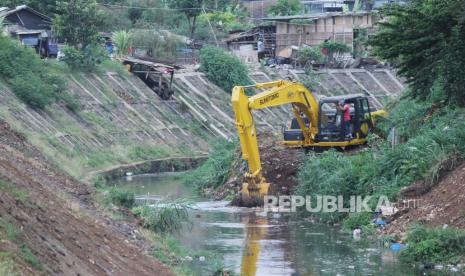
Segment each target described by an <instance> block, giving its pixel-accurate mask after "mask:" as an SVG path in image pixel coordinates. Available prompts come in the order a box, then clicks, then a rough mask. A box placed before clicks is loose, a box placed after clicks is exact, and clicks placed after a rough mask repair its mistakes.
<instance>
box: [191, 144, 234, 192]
mask: <svg viewBox="0 0 465 276" xmlns="http://www.w3.org/2000/svg"><path fill="white" fill-rule="evenodd" d="M236 145H237V143H236V142H228V141H226V140H223V139H221V140H217V141H216V142H214V143H213V148H212V150H211V151H210V153H209V155H208V158H207V160H206V161H205V162H204V163H203V164H202V165H201V166H200V167H198V168H197V169H195V170H193V171H190V172H187V173H185V174H184V175H183V177H182V182H183V183H184V184H185V185H189V186H193V187H195V188H196V189H198V190H199V191H203V190H204V189H206V188H213V189H215V188H218V187H219V186H221V185H223V184H224V183H225V182H226V180H227V179H228V176H229V170H230V168H231V164H232V162H233V161H234V158H235V157H236V155H235V150H236Z"/></svg>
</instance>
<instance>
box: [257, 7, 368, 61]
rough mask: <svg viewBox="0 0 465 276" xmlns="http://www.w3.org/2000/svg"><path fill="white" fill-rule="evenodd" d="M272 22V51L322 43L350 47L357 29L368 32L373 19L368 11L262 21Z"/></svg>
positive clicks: (282, 17) (285, 17)
mask: <svg viewBox="0 0 465 276" xmlns="http://www.w3.org/2000/svg"><path fill="white" fill-rule="evenodd" d="M263 20H265V21H271V22H275V24H276V33H275V51H276V53H279V52H280V51H281V50H284V49H286V48H289V47H292V46H301V45H304V44H305V45H309V46H317V45H319V44H321V43H323V42H324V41H326V40H333V41H337V42H340V43H344V44H347V45H349V46H350V47H351V48H353V43H354V39H355V38H356V37H357V35H358V34H359V30H361V29H367V30H368V32H369V33H370V32H372V31H373V28H374V23H375V22H374V21H375V20H374V16H373V14H372V13H371V12H333V13H322V14H317V15H296V16H276V17H269V18H263Z"/></svg>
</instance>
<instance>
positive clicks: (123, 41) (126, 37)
mask: <svg viewBox="0 0 465 276" xmlns="http://www.w3.org/2000/svg"><path fill="white" fill-rule="evenodd" d="M111 40H113V42H114V43H115V45H116V47H117V51H116V54H117V55H125V54H127V53H128V50H129V47H130V46H131V44H132V33H131V32H128V31H125V30H121V31H116V32H113V34H112V36H111Z"/></svg>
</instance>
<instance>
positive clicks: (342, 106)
mask: <svg viewBox="0 0 465 276" xmlns="http://www.w3.org/2000/svg"><path fill="white" fill-rule="evenodd" d="M337 108H338V109H339V110H340V111H342V134H343V136H344V138H347V139H352V133H351V131H350V105H349V104H347V103H345V101H344V100H340V101H339V103H338V106H337Z"/></svg>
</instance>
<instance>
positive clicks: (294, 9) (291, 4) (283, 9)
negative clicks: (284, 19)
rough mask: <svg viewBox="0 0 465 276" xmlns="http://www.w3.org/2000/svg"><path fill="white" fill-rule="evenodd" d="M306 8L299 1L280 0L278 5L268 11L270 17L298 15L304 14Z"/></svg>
mask: <svg viewBox="0 0 465 276" xmlns="http://www.w3.org/2000/svg"><path fill="white" fill-rule="evenodd" d="M303 10H304V7H303V5H302V3H300V1H299V0H278V3H276V5H274V6H271V7H269V8H268V10H267V14H268V15H274V16H276V15H283V16H286V15H296V14H300V13H302V11H303Z"/></svg>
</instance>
